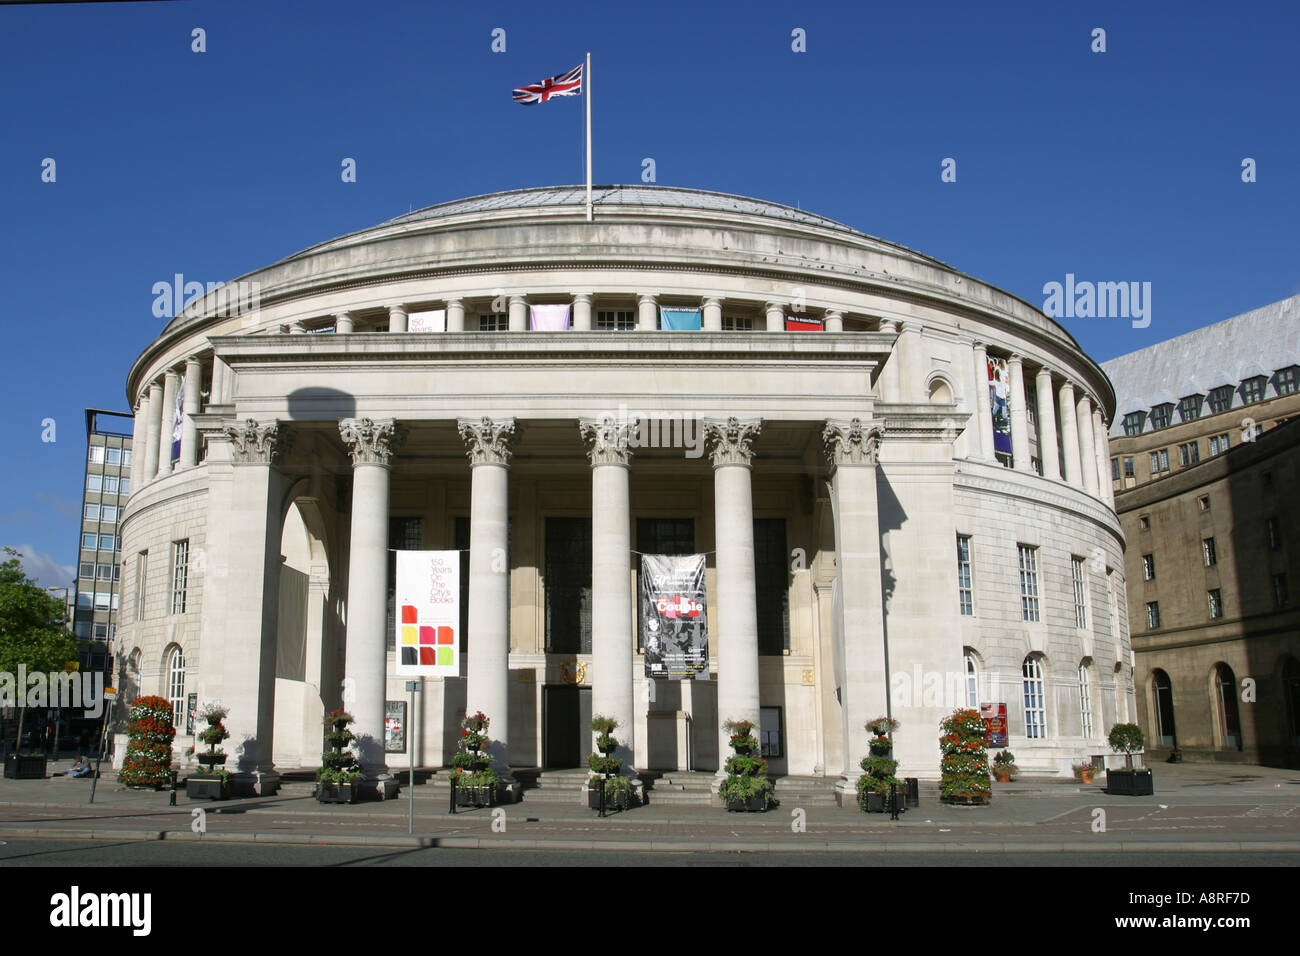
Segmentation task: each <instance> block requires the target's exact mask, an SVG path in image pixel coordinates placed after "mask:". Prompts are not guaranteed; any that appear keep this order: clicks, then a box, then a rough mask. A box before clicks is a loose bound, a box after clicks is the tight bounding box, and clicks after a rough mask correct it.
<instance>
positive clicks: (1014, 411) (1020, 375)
mask: <svg viewBox="0 0 1300 956" xmlns="http://www.w3.org/2000/svg"><path fill="white" fill-rule="evenodd" d="M1007 373H1008V377H1009V378H1010V379H1011V383H1010V386H1009V388H1008V392H1007V404H1008V405H1010V409H1009V411H1010V412H1011V462H1012V464H1013V466H1014V467H1015V469H1016V471H1033V464H1032V463H1031V462H1030V460H1029V458H1030V456H1029V421H1028V419H1027V418H1026V417H1025V369H1024V365H1023V363H1022V362H1021V359H1020V356H1019V355H1013V356H1011V358H1009V359H1007Z"/></svg>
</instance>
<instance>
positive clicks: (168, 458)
mask: <svg viewBox="0 0 1300 956" xmlns="http://www.w3.org/2000/svg"><path fill="white" fill-rule="evenodd" d="M180 381H181V377H180V376H179V375H177V374H176V372H175V370H174V369H168V370H167V374H166V375H165V376H163V382H164V384H163V399H162V417H161V418H160V419H159V422H158V477H159V478H166V477H167V476H168V475H170V474H171V473H172V429H173V427H174V425H175V422H176V390H177V389H178V388H179V387H180Z"/></svg>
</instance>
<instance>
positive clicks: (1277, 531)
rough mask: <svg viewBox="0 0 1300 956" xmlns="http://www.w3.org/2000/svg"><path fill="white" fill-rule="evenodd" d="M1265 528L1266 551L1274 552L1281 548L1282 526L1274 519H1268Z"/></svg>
mask: <svg viewBox="0 0 1300 956" xmlns="http://www.w3.org/2000/svg"><path fill="white" fill-rule="evenodd" d="M1265 527H1266V529H1267V531H1268V549H1269V550H1270V551H1276V550H1277V549H1278V548H1280V547H1281V546H1282V526H1281V525H1280V524H1278V520H1277V519H1276V518H1269V519H1268V521H1267V523H1266V524H1265Z"/></svg>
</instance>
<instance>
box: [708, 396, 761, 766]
mask: <svg viewBox="0 0 1300 956" xmlns="http://www.w3.org/2000/svg"><path fill="white" fill-rule="evenodd" d="M762 427H763V422H762V420H761V419H750V420H741V419H738V418H728V419H727V420H726V421H717V420H708V419H706V420H705V422H704V436H705V440H706V441H707V442H708V446H709V451H710V454H711V456H712V459H713V515H714V545H713V546H714V548H715V558H714V563H715V567H716V568H717V581H718V623H717V625H716V627H714V628H711V630H712V631H713V633H715V634H717V635H718V723H719V725H721V724H722V723H724V722H725V721H728V720H749V721H753V723H754V727H755V728H758V726H759V712H758V707H759V700H758V688H759V681H758V606H757V596H756V591H755V587H756V585H755V578H754V500H753V488H752V486H751V477H752V475H751V465H750V461H751V460H752V459H753V457H754V451H753V442H754V439H755V438H757V437H758V435H759V432H760V431H761V430H762ZM729 739H730V734H729V733H728V732H727V731H726V730H725V729H723V728H722V727H721V726H719V728H718V772H717V776H716V779H715V788H716V783H717V782H718V781H721V780H722V778H723V777H725V776H726V773H725V771H724V770H723V765H724V764H725V763H726V759H727V754H728V752H729V750H728V746H727V741H728V740H729Z"/></svg>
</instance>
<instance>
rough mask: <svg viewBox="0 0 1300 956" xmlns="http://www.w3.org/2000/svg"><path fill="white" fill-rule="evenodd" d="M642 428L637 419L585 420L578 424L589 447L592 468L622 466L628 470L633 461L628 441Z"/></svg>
mask: <svg viewBox="0 0 1300 956" xmlns="http://www.w3.org/2000/svg"><path fill="white" fill-rule="evenodd" d="M639 426H640V420H639V419H637V418H614V417H613V416H612V415H606V416H605V417H604V418H600V419H593V418H584V419H581V420H579V422H578V431H579V433H580V434H581V435H582V440H583V441H585V442H586V443H587V445H588V446H589V447H588V448H587V457H588V458H589V459H590V460H591V467H593V468H595V467H596V466H597V465H622V466H623V467H624V468H626V467H627V466H628V464H629V462H630V461H631V459H632V451H631V449H630V448H629V447H628V440H629V439H630V438H631V436H632V435H633V434H635V433H636V429H637V428H638V427H639Z"/></svg>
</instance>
